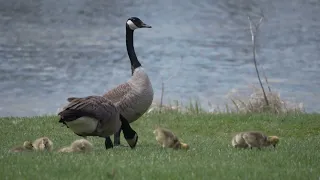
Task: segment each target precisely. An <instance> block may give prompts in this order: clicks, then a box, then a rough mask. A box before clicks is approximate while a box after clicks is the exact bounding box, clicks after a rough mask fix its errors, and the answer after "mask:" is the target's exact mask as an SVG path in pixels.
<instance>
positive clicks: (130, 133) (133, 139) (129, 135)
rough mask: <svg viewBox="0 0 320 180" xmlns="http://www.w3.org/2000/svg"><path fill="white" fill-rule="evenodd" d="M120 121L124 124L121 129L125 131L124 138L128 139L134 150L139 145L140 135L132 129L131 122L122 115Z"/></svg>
mask: <svg viewBox="0 0 320 180" xmlns="http://www.w3.org/2000/svg"><path fill="white" fill-rule="evenodd" d="M120 120H121V122H122V125H121V129H122V131H123V135H124V138H125V139H126V141H127V143H128V144H129V146H130V147H131V148H132V149H133V148H135V147H136V145H137V142H138V134H137V132H136V131H134V130H133V129H132V128H131V126H130V124H129V122H128V121H127V120H126V119H125V118H124V117H123V116H121V115H120Z"/></svg>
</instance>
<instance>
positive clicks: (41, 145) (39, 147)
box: [32, 137, 53, 151]
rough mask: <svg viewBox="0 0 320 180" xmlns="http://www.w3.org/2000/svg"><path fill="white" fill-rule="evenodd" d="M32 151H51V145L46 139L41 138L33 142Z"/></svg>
mask: <svg viewBox="0 0 320 180" xmlns="http://www.w3.org/2000/svg"><path fill="white" fill-rule="evenodd" d="M32 145H33V148H34V150H36V151H52V149H53V143H52V141H51V140H50V139H49V138H48V137H41V138H38V139H36V140H35V141H33V143H32Z"/></svg>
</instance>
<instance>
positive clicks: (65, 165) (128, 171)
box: [0, 112, 320, 180]
mask: <svg viewBox="0 0 320 180" xmlns="http://www.w3.org/2000/svg"><path fill="white" fill-rule="evenodd" d="M57 121H58V117H56V116H41V117H30V118H29V117H28V118H15V117H11V118H0V126H1V136H0V142H1V145H2V146H1V156H0V166H1V168H0V179H14V180H18V179H70V180H72V179H77V180H78V179H112V178H110V177H109V176H110V175H109V174H110V173H111V172H112V169H114V170H115V175H114V176H113V178H114V179H130V180H133V179H139V180H140V179H166V180H167V179H174V180H176V179H210V180H212V179H217V180H224V179H225V180H233V179H239V180H244V179H259V180H264V179H270V180H275V179H281V180H284V179H288V180H294V179H297V180H302V179H303V180H304V179H314V180H317V179H319V177H320V115H318V114H292V115H286V116H285V115H281V116H279V115H277V116H276V115H270V114H251V115H241V114H217V115H212V114H195V115H190V114H189V115H188V114H179V113H175V112H166V113H163V114H161V115H159V114H147V115H144V116H143V117H142V118H141V119H139V120H138V121H136V122H135V123H133V124H132V126H133V128H134V129H135V130H136V131H137V132H138V134H139V142H138V145H137V147H136V149H134V150H131V149H129V148H126V147H121V148H117V149H111V150H105V149H104V139H102V138H98V137H89V140H90V141H91V142H92V143H93V144H94V146H95V149H94V152H92V153H88V154H76V153H75V154H58V153H56V152H51V153H49V152H31V153H29V152H25V153H9V152H8V150H9V149H10V148H12V147H13V146H15V145H19V144H22V143H23V141H25V140H34V139H36V138H38V137H41V136H48V137H49V138H50V139H51V140H52V141H53V143H54V149H55V150H57V149H58V148H60V147H62V146H66V145H69V144H70V143H71V142H72V141H73V140H76V139H79V137H78V136H76V135H74V134H73V133H72V132H71V131H70V130H69V129H67V128H66V127H61V126H60V124H59V123H58V122H57ZM159 122H160V125H161V126H163V127H167V128H170V129H171V130H173V131H174V132H175V133H176V134H177V135H178V136H179V137H180V138H181V139H182V140H183V142H186V143H188V144H189V145H190V149H189V150H188V151H185V150H178V151H175V150H172V149H162V148H160V146H159V145H158V144H157V143H156V141H155V137H154V135H153V133H152V131H153V128H154V127H155V126H156V125H158V124H159ZM246 130H261V131H264V132H265V133H267V134H268V135H278V136H279V137H280V138H281V139H280V143H279V146H278V147H277V149H276V150H273V149H272V148H271V147H270V148H265V149H263V150H262V151H259V150H256V149H254V150H241V149H234V148H232V147H231V146H230V142H231V138H232V136H233V135H234V133H236V132H239V131H246ZM122 143H124V144H126V142H125V141H124V140H123V139H122Z"/></svg>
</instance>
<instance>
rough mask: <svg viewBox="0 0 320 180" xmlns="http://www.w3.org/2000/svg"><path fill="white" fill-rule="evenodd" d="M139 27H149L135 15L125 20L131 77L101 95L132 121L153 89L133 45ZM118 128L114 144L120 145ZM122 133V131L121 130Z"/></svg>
mask: <svg viewBox="0 0 320 180" xmlns="http://www.w3.org/2000/svg"><path fill="white" fill-rule="evenodd" d="M139 28H151V26H150V25H147V24H145V23H144V22H142V21H141V20H140V19H139V18H137V17H131V18H129V19H128V20H127V22H126V46H127V53H128V56H129V59H130V63H131V72H132V76H131V78H130V79H129V80H128V81H127V82H125V83H123V84H120V85H118V86H117V87H115V88H113V89H111V90H110V91H108V92H107V93H105V94H104V95H103V97H105V98H107V99H109V100H110V101H112V102H113V103H115V104H116V105H117V106H118V107H119V110H120V113H121V115H122V116H123V118H124V119H125V120H126V121H127V122H129V123H132V122H134V121H135V120H137V119H138V118H139V117H141V116H142V115H143V114H144V113H145V112H146V111H147V110H148V108H149V107H150V105H151V103H152V101H153V94H154V93H153V89H152V85H151V82H150V79H149V77H148V75H147V73H146V72H145V71H144V69H143V68H142V66H141V64H140V62H139V60H138V58H137V56H136V53H135V50H134V46H133V32H134V30H136V29H139ZM120 133H121V129H119V131H118V132H116V134H114V145H115V146H117V145H120ZM123 133H124V132H123Z"/></svg>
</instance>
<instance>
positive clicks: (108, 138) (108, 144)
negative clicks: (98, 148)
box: [104, 136, 113, 149]
mask: <svg viewBox="0 0 320 180" xmlns="http://www.w3.org/2000/svg"><path fill="white" fill-rule="evenodd" d="M104 144H105V147H106V149H110V148H113V143H112V141H111V138H110V137H109V136H108V137H106V140H105V142H104Z"/></svg>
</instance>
